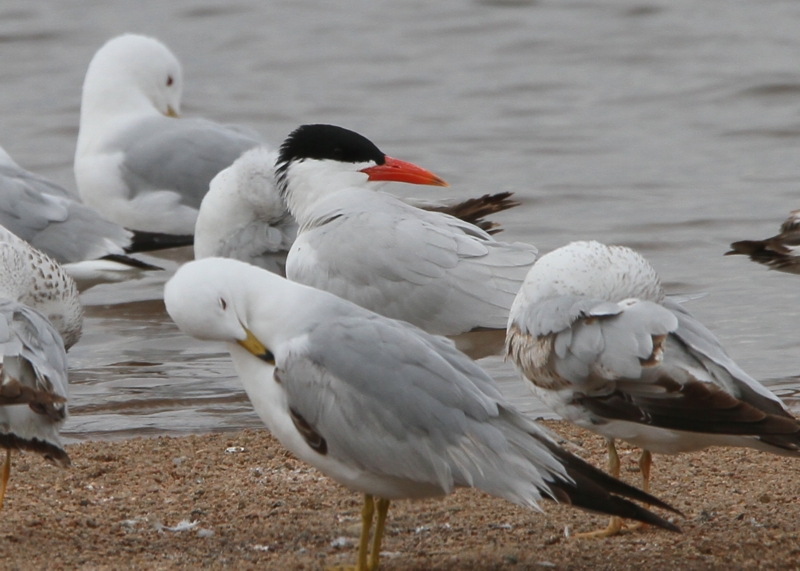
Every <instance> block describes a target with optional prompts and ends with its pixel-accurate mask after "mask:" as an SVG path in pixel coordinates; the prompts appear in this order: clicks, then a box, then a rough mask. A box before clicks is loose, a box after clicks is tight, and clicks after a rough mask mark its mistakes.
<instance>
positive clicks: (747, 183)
mask: <svg viewBox="0 0 800 571" xmlns="http://www.w3.org/2000/svg"><path fill="white" fill-rule="evenodd" d="M126 31H134V32H141V33H147V34H151V35H154V36H156V37H158V38H160V39H161V40H163V41H164V42H165V43H167V44H168V45H169V46H170V47H171V48H172V50H173V51H174V52H175V53H176V55H177V56H178V57H179V58H180V60H181V61H182V62H183V65H184V74H185V81H186V90H185V99H184V101H185V104H184V109H183V111H184V114H185V115H203V116H207V117H210V118H212V119H215V120H218V121H226V122H235V123H244V124H247V125H249V126H250V127H253V128H255V129H257V130H259V131H260V132H261V133H262V134H263V135H264V137H265V138H266V139H267V140H268V141H272V142H273V143H274V144H276V145H277V144H278V143H279V142H280V141H281V140H282V139H283V137H284V136H285V135H286V134H287V133H288V132H289V131H290V130H291V129H293V128H294V127H295V126H297V125H298V124H300V123H306V122H329V123H337V124H341V125H344V126H347V127H350V128H353V129H355V130H357V131H360V132H362V133H364V134H365V135H367V136H368V137H370V138H371V139H372V140H373V141H375V142H376V143H377V144H378V145H379V146H380V147H381V148H382V149H383V150H384V151H385V152H387V153H389V154H392V155H394V156H398V157H401V158H404V159H407V160H411V161H414V162H418V163H419V164H421V165H424V166H426V167H429V168H430V169H431V170H434V171H435V172H436V173H437V174H440V175H441V176H442V177H444V178H445V179H446V180H448V182H450V183H451V187H450V188H448V189H446V190H443V189H433V190H430V189H426V190H423V191H421V190H419V189H413V191H414V192H416V193H420V192H427V193H436V196H443V195H444V194H445V193H446V194H447V195H449V196H469V195H474V194H478V193H483V192H489V191H501V190H511V191H514V192H516V193H517V196H518V197H519V198H521V199H522V200H523V205H522V206H521V207H519V208H517V209H516V210H515V211H513V212H510V213H507V214H504V215H501V216H500V217H499V219H500V220H501V221H502V223H503V225H504V227H505V228H506V232H505V234H504V235H503V237H504V238H506V239H509V240H522V241H529V242H532V243H534V244H536V245H537V246H538V247H539V248H540V250H541V251H542V252H545V251H548V250H550V249H552V248H555V247H557V246H559V245H562V244H564V243H566V242H568V241H569V240H572V239H578V238H596V239H599V240H601V241H604V242H608V243H621V244H626V245H629V246H632V247H634V248H637V249H638V250H640V251H641V252H642V253H643V254H644V255H645V256H647V257H648V258H649V259H650V260H651V261H652V262H653V264H654V265H655V266H656V268H657V269H658V270H659V272H660V273H661V275H662V278H663V279H664V281H665V283H666V284H667V286H668V289H669V290H670V291H671V292H708V295H707V296H706V297H704V298H702V299H698V300H695V301H693V302H691V305H690V309H691V310H692V311H693V312H694V313H695V314H696V315H698V317H700V318H701V319H702V320H703V321H704V322H705V323H706V324H707V325H708V326H709V327H710V328H711V329H712V330H713V331H714V332H716V333H717V335H718V336H719V337H720V339H721V340H722V341H723V343H724V345H725V346H726V347H727V349H728V351H729V353H730V354H731V355H732V356H733V357H734V358H735V359H736V360H737V361H738V362H739V364H740V365H742V366H743V367H744V369H745V370H747V371H748V372H750V373H751V374H752V375H753V376H755V377H756V378H759V379H765V383H767V384H768V385H770V386H771V387H772V388H773V389H774V390H776V391H778V392H779V394H781V395H783V396H787V397H790V398H791V402H792V405H793V406H795V407H797V401H796V398H795V395H796V394H797V391H798V388H800V381H799V380H798V379H797V378H794V377H795V376H796V375H798V374H800V350H798V348H799V346H800V332H798V331H796V327H795V323H796V322H797V307H798V304H797V292H798V285H800V282H798V280H799V279H800V278H798V277H797V276H792V275H787V274H780V273H777V272H770V271H767V270H765V269H764V268H762V267H759V266H756V265H755V264H752V263H750V262H748V261H747V260H745V259H744V258H741V257H723V256H722V254H723V253H724V252H725V251H726V248H727V245H728V244H729V243H730V242H732V241H734V240H739V239H744V238H763V237H766V236H769V235H772V234H773V233H774V232H775V231H776V230H777V227H778V225H779V223H780V222H781V221H782V220H783V218H784V217H785V216H786V214H787V213H788V212H789V210H792V209H795V208H798V207H800V192H799V191H798V187H799V186H800V184H799V183H800V161H798V152H799V151H800V114H799V113H798V110H799V109H800V59H799V58H798V53H800V4H798V3H795V2H791V1H781V2H778V1H768V0H764V1H761V2H730V1H722V0H705V1H704V2H696V1H694V0H669V1H667V0H660V1H652V2H637V1H604V2H587V1H585V0H581V1H571V0H550V1H545V0H540V1H535V0H532V1H525V0H519V1H514V0H505V1H504V0H498V1H490V0H486V1H466V0H459V1H456V0H436V1H435V2H430V1H429V2H419V1H418V2H413V1H408V2H390V1H388V0H383V1H373V2H369V3H366V2H337V3H336V4H335V6H334V5H332V3H327V2H322V1H321V0H304V1H303V0H283V1H271V2H260V1H257V0H248V1H239V2H236V1H233V2H228V3H226V4H225V5H224V7H223V6H217V5H215V4H214V3H211V2H208V3H197V2H188V1H172V2H169V3H162V2H141V3H133V2H123V1H116V2H99V1H97V2H89V1H82V2H59V1H56V0H49V1H40V2H37V3H32V2H28V1H19V2H14V1H9V0H6V1H5V2H3V3H2V5H0V50H2V57H0V81H1V83H0V85H2V86H3V89H2V90H0V125H2V130H1V131H0V145H3V146H4V147H5V148H6V150H7V151H8V152H9V153H10V154H11V155H12V156H13V157H14V158H15V159H16V160H17V161H18V162H19V163H20V164H22V165H24V166H26V167H28V168H30V169H31V170H34V171H36V172H39V173H41V174H44V175H46V176H50V177H52V178H53V179H55V180H56V181H58V182H59V183H61V184H63V185H65V186H66V187H67V188H71V189H74V181H73V176H72V154H73V152H74V148H75V140H76V137H77V126H78V112H79V101H80V87H81V83H82V81H83V74H84V72H85V70H86V66H87V64H88V62H89V60H90V58H91V56H92V54H93V53H94V51H95V50H96V49H97V48H98V47H99V46H100V45H101V44H102V43H103V42H104V41H105V40H107V39H108V38H110V37H112V36H114V35H117V34H119V33H122V32H126ZM396 190H397V191H398V192H406V189H402V188H398V189H396ZM190 255H191V253H190V252H186V251H179V252H170V253H168V258H166V259H165V258H161V257H159V258H148V260H150V261H153V262H154V263H158V264H161V265H164V266H165V267H167V268H168V270H174V268H175V267H177V264H178V261H179V260H181V259H186V258H188V257H189V256H190ZM168 274H169V272H165V273H164V274H162V275H153V276H150V277H148V278H147V279H145V280H141V281H138V282H131V283H126V284H119V285H115V286H113V287H112V286H100V287H98V288H95V289H94V290H91V291H89V292H87V293H86V294H85V295H84V302H85V303H86V305H87V321H86V325H85V332H84V337H83V340H82V341H81V342H80V343H79V344H78V345H77V346H75V348H74V349H73V350H72V351H71V353H70V364H71V366H72V369H73V370H72V373H71V380H72V402H73V405H72V409H71V410H72V411H73V416H72V418H71V419H70V421H69V423H68V426H67V430H66V432H67V433H68V434H69V435H71V436H72V437H74V438H85V437H115V436H126V435H131V434H142V433H162V432H171V433H182V432H189V431H207V430H219V429H228V428H236V427H241V426H251V425H252V426H258V425H259V424H260V423H259V421H258V419H257V418H256V417H255V415H254V413H253V412H252V409H251V407H250V405H249V403H248V401H247V399H246V397H245V396H244V394H243V392H242V391H241V389H240V388H239V386H238V384H237V381H236V379H235V377H234V374H233V369H232V366H231V365H230V363H229V361H228V358H227V357H226V354H225V351H224V348H223V347H222V346H217V345H213V344H201V343H199V342H195V341H193V340H190V339H188V338H186V337H183V336H181V335H180V334H179V333H178V332H177V330H176V329H175V327H174V326H173V325H172V324H171V322H170V321H169V319H168V318H167V317H166V315H165V313H164V310H163V305H162V303H161V301H160V297H161V286H162V284H163V282H164V281H165V279H166V278H167V277H168ZM484 364H485V365H486V366H487V368H488V369H489V370H490V372H491V373H492V374H493V375H494V376H495V377H496V378H497V379H498V380H499V381H500V382H501V383H502V384H503V386H504V387H505V388H506V389H508V390H509V391H510V392H511V393H513V394H514V398H516V399H519V400H520V401H521V402H522V404H524V406H525V407H527V408H528V409H530V410H532V411H533V412H534V413H537V414H539V413H544V411H543V410H542V409H541V408H540V407H539V405H537V403H535V402H534V401H533V400H532V398H531V397H528V396H527V395H526V393H525V390H524V388H523V387H522V386H521V385H520V384H519V383H517V382H516V381H515V379H516V377H515V375H514V373H513V372H512V371H511V370H510V368H508V367H507V366H505V365H503V364H502V363H501V361H500V359H488V360H485V361H484Z"/></svg>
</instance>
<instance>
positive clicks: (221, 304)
mask: <svg viewBox="0 0 800 571" xmlns="http://www.w3.org/2000/svg"><path fill="white" fill-rule="evenodd" d="M219 306H220V307H221V308H222V311H225V310H226V309H227V308H228V303H227V302H226V301H225V300H224V299H222V298H219Z"/></svg>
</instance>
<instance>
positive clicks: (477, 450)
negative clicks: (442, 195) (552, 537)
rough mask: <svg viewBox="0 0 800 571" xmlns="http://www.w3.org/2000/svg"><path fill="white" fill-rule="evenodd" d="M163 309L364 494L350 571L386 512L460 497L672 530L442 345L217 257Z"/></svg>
mask: <svg viewBox="0 0 800 571" xmlns="http://www.w3.org/2000/svg"><path fill="white" fill-rule="evenodd" d="M390 164H391V162H390ZM398 168H399V167H398ZM413 176H419V177H424V176H427V175H423V174H422V173H419V172H417V174H414V175H413ZM431 180H435V179H431ZM164 303H165V305H166V307H167V311H168V312H169V314H170V316H171V317H172V319H173V320H174V321H175V323H176V324H177V325H178V327H179V328H180V329H181V330H182V331H183V332H184V333H186V334H188V335H191V336H193V337H197V338H199V339H206V340H216V341H224V342H226V343H227V345H228V350H229V351H230V354H231V357H232V359H233V362H234V365H235V367H236V371H237V373H238V375H239V378H240V380H241V381H242V384H243V385H244V387H245V390H246V391H247V394H248V396H249V397H250V401H251V402H252V403H253V406H254V407H255V409H256V411H257V412H258V414H259V416H260V417H261V419H262V420H263V421H264V423H265V424H266V425H267V427H268V428H269V429H270V432H271V433H272V434H273V435H274V436H275V437H276V438H277V439H278V440H279V441H280V442H281V443H282V444H283V445H284V446H286V448H288V449H289V450H291V451H292V453H294V454H295V455H296V456H297V458H299V459H300V460H302V461H304V462H307V463H308V464H310V465H312V466H314V467H315V468H317V469H318V470H320V471H321V472H322V473H323V474H325V475H327V476H329V477H330V478H332V479H334V480H336V481H337V482H339V483H341V484H342V485H344V486H346V487H348V488H350V489H351V490H354V491H357V492H360V493H363V494H364V495H365V499H364V512H363V514H364V517H363V520H362V524H363V525H362V532H361V542H360V548H359V557H358V565H357V567H356V569H358V570H360V571H366V570H367V569H370V570H373V569H377V567H378V563H379V555H380V546H381V539H382V534H383V529H384V524H385V519H386V515H387V513H388V510H389V503H390V501H391V500H399V499H405V498H426V497H438V496H444V495H447V494H450V493H452V492H453V491H454V489H455V488H457V487H475V488H478V489H480V490H483V491H484V492H486V493H489V494H492V495H495V496H498V497H501V498H505V499H506V500H509V501H511V502H514V503H516V504H520V505H524V506H529V507H532V508H537V504H538V502H539V500H540V499H542V498H543V497H544V498H549V499H553V500H556V501H559V502H563V503H568V504H571V505H574V506H576V507H580V508H583V509H589V510H592V511H597V512H602V513H607V514H616V515H620V516H623V517H628V518H634V519H638V520H640V521H646V522H650V523H654V524H655V525H658V526H661V527H664V528H666V529H670V530H673V531H677V528H676V527H675V526H674V525H672V524H670V523H669V522H667V521H665V520H663V519H661V518H660V517H658V516H656V515H654V514H652V513H650V512H648V511H647V510H645V509H644V508H641V507H639V506H637V505H636V504H633V503H632V502H629V501H627V500H626V499H624V498H625V497H627V498H632V499H636V500H640V501H644V502H646V503H649V504H653V505H657V506H660V507H662V508H667V509H671V508H669V506H666V505H665V504H664V503H663V502H660V501H659V500H657V499H655V498H653V497H652V496H649V495H647V494H644V493H643V492H641V491H639V490H637V489H636V488H633V487H631V486H628V485H626V484H623V483H622V482H620V481H618V480H616V479H614V478H611V477H609V476H608V475H607V474H604V473H603V472H602V471H600V470H598V469H596V468H594V467H592V466H590V465H589V464H587V463H586V462H584V461H582V460H581V459H579V458H578V457H576V456H574V455H573V454H571V453H570V452H567V451H566V450H564V449H562V448H560V447H559V446H558V445H557V444H556V442H555V441H554V440H553V439H552V438H551V437H550V435H549V433H548V432H546V431H545V430H543V429H542V428H541V427H539V426H538V425H537V424H536V423H535V422H533V421H532V420H529V419H528V418H526V417H525V416H524V415H522V414H521V413H520V412H518V411H517V410H516V409H514V407H513V406H512V405H510V404H509V403H507V402H506V401H505V400H504V399H503V397H502V396H501V394H500V391H499V390H498V388H497V386H496V385H495V383H494V381H492V379H491V378H490V377H489V376H488V375H487V374H486V373H485V372H484V371H483V370H482V369H481V368H480V367H479V366H478V365H477V364H476V363H475V362H473V361H472V360H471V359H469V358H468V357H467V356H466V355H464V354H463V353H460V352H459V351H457V350H456V349H455V347H454V346H453V344H452V343H451V342H449V341H448V340H447V339H444V338H442V337H437V336H434V335H430V334H428V333H425V332H424V331H422V330H420V329H418V328H416V327H414V326H413V325H409V324H408V323H405V322H401V321H395V320H393V319H387V318H385V317H383V316H380V315H377V314H375V313H372V312H371V311H368V310H366V309H363V308H361V307H358V306H357V305H355V304H353V303H350V302H349V301H346V300H343V299H341V298H339V297H337V296H334V295H331V294H329V293H327V292H324V291H319V290H317V289H314V288H310V287H307V286H304V285H301V284H298V283H293V282H290V281H288V280H286V279H284V278H281V277H279V276H277V275H275V274H273V273H271V272H268V271H265V270H263V269H261V268H257V267H254V266H252V265H250V264H246V263H243V262H240V261H238V260H230V259H223V258H207V259H204V260H199V261H195V262H189V263H188V264H185V265H184V266H182V267H181V268H180V269H179V270H178V271H177V273H176V274H175V276H173V277H172V279H171V280H170V281H169V282H167V284H166V286H165V288H164ZM374 511H377V523H376V525H375V535H374V537H373V540H372V549H371V554H370V557H369V564H368V561H367V551H368V543H369V535H370V528H371V527H372V521H373V514H374Z"/></svg>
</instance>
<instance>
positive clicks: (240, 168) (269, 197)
mask: <svg viewBox="0 0 800 571" xmlns="http://www.w3.org/2000/svg"><path fill="white" fill-rule="evenodd" d="M277 158H278V153H277V152H276V151H271V150H269V149H268V148H266V147H255V148H253V149H250V150H249V151H246V152H244V153H243V154H242V156H241V157H239V158H238V159H236V161H234V163H233V164H232V165H231V166H229V167H228V168H226V169H223V170H222V171H220V172H219V174H217V176H215V177H214V178H213V180H212V181H211V185H210V188H209V190H208V193H207V194H206V196H205V198H203V202H202V204H201V205H200V212H199V213H198V215H197V225H196V226H195V232H194V234H195V237H194V254H195V258H196V259H198V260H199V259H202V258H209V257H213V256H216V257H223V258H234V259H237V260H241V261H243V262H247V263H249V264H253V265H255V266H258V267H260V268H264V269H265V270H269V271H271V272H274V273H277V274H279V275H282V276H285V275H286V271H285V268H286V255H287V254H288V253H289V249H290V248H291V246H292V244H293V243H294V240H295V237H296V236H297V222H296V221H295V219H294V217H293V216H292V215H291V214H290V213H289V210H288V209H287V208H286V206H285V205H284V203H283V200H282V199H281V197H280V194H279V192H278V188H277V186H276V181H275V161H276V160H277ZM402 200H403V201H404V202H409V201H413V204H414V205H417V206H419V207H420V208H423V209H425V210H431V211H435V212H442V213H445V214H451V215H453V216H456V217H458V218H461V219H462V220H466V221H468V222H471V223H473V224H476V225H478V226H480V227H481V228H483V229H485V230H486V231H487V232H490V233H493V232H499V231H501V230H500V228H499V225H498V224H497V223H496V222H493V221H491V220H488V219H487V218H486V217H487V216H489V215H490V214H494V213H496V212H500V211H502V210H506V209H508V208H512V207H514V206H517V205H518V204H519V203H518V202H515V201H513V200H511V193H508V192H505V193H498V194H491V195H489V194H487V195H484V196H481V197H477V198H470V199H467V200H464V201H461V202H458V201H454V200H450V201H449V202H444V203H443V201H436V200H424V201H423V200H419V199H408V198H404V199H402Z"/></svg>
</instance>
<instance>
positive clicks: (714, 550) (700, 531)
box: [0, 422, 800, 571]
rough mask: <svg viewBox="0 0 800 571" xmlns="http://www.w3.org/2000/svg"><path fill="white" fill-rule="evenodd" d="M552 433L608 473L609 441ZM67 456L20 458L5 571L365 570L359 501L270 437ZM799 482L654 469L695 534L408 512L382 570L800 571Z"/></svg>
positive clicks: (113, 446) (560, 515) (97, 446)
mask: <svg viewBox="0 0 800 571" xmlns="http://www.w3.org/2000/svg"><path fill="white" fill-rule="evenodd" d="M546 424H548V425H549V426H550V427H551V428H553V430H555V431H556V432H558V433H559V434H561V435H564V436H565V437H567V438H569V439H570V440H571V441H572V442H575V443H578V444H580V445H582V447H583V448H582V450H579V451H578V452H579V453H580V454H581V455H582V456H583V457H584V458H587V459H588V460H590V461H591V462H593V463H594V464H595V465H598V466H602V465H603V464H604V463H605V446H604V443H603V441H602V439H600V438H599V437H597V436H593V435H589V434H587V433H584V432H582V431H580V430H578V429H576V428H574V427H570V426H568V425H566V424H565V423H561V422H547V423H546ZM68 452H69V454H70V455H71V457H72V462H73V465H72V468H70V469H69V470H61V469H59V468H56V467H53V466H50V465H48V464H46V463H45V462H44V461H42V460H41V459H40V458H38V457H36V456H33V455H25V456H20V455H17V456H15V457H14V463H13V469H12V473H11V482H10V484H9V489H8V493H7V496H6V502H5V506H4V508H3V511H2V512H0V514H2V518H1V522H2V523H0V533H2V541H0V561H2V568H3V569H7V570H27V569H51V570H57V569H80V570H106V569H108V570H111V569H198V568H200V569H259V570H265V569H269V570H272V569H275V570H284V569H292V570H294V569H309V570H316V569H324V568H326V567H329V566H332V565H340V564H348V563H354V562H355V553H356V547H355V543H356V541H357V535H358V530H359V525H360V521H359V514H360V505H361V497H360V496H358V495H357V494H355V493H352V492H350V491H348V490H346V489H344V488H342V487H341V486H339V485H337V484H335V483H334V482H332V481H331V480H329V479H327V478H325V477H324V476H322V475H321V474H319V473H318V472H316V471H315V470H313V469H311V468H309V467H307V466H306V465H304V464H302V463H300V462H298V461H296V460H295V459H294V458H293V457H292V455H291V454H290V453H288V452H286V451H285V450H284V449H283V448H282V447H281V446H280V445H279V444H278V443H277V442H276V441H275V440H274V439H272V437H271V436H270V435H269V434H268V433H267V432H266V431H263V430H258V431H254V430H245V431H242V432H234V433H222V434H209V435H199V436H187V437H180V438H172V437H158V438H150V439H133V440H125V441H117V442H104V441H95V442H85V443H79V444H74V445H70V446H69V447H68ZM621 458H622V464H623V478H624V479H626V480H628V481H630V482H634V483H635V482H638V477H639V475H638V473H637V471H638V468H637V465H636V460H637V459H638V451H632V450H631V449H630V448H628V447H625V446H622V447H621ZM799 468H800V463H798V460H797V459H791V458H781V457H777V456H772V455H768V454H763V453H758V452H754V451H748V450H736V449H727V450H720V449H716V450H712V451H710V452H704V453H697V454H691V455H684V456H682V457H666V456H656V458H655V466H654V473H653V491H654V493H656V494H657V495H658V496H660V497H661V498H662V499H664V500H666V501H667V502H670V503H671V504H672V505H673V506H675V507H676V508H678V509H679V510H681V511H682V512H683V513H684V514H685V518H680V517H676V518H675V519H674V521H675V522H676V523H677V524H678V525H679V526H680V527H681V528H682V530H683V533H682V534H673V533H668V532H664V531H660V530H654V529H647V530H639V531H630V532H626V533H625V534H624V535H622V536H620V537H616V538H613V539H609V540H582V539H575V538H567V537H566V536H565V528H568V529H569V530H570V532H571V533H574V532H577V531H587V530H591V529H596V528H600V527H603V526H604V525H605V523H606V519H605V518H603V517H600V516H590V515H587V514H585V513H584V512H580V511H578V510H575V509H571V508H569V507H567V506H558V505H554V504H552V503H549V502H548V503H545V504H543V508H544V511H545V513H543V514H542V513H537V512H535V511H532V510H528V509H524V508H519V507H516V506H513V505H511V504H509V503H507V502H504V501H502V500H499V499H495V498H491V497H489V496H486V495H485V494H482V493H480V492H476V491H474V490H459V491H458V492H457V493H455V494H453V495H452V496H449V497H447V498H445V499H443V500H431V501H418V502H408V501H405V502H396V503H394V504H393V505H392V509H391V510H390V513H389V520H388V526H387V529H388V533H387V536H386V538H385V540H384V544H383V552H384V557H383V559H382V565H381V569H385V570H428V569H436V570H448V571H455V570H465V569H470V570H476V571H484V570H485V571H488V570H495V569H502V570H506V569H507V570H524V569H530V570H544V569H565V570H580V569H593V570H609V571H610V570H627V569H631V570H634V569H636V570H639V569H671V570H673V569H685V570H706V569H720V570H722V569H726V570H727V569H782V570H786V569H798V568H800V541H798V537H800V532H798V529H797V528H798V522H800V500H798V494H799V493H800V481H798V469H799ZM181 522H184V523H183V524H181ZM187 522H188V523H187ZM182 527H183V528H187V529H182Z"/></svg>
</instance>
